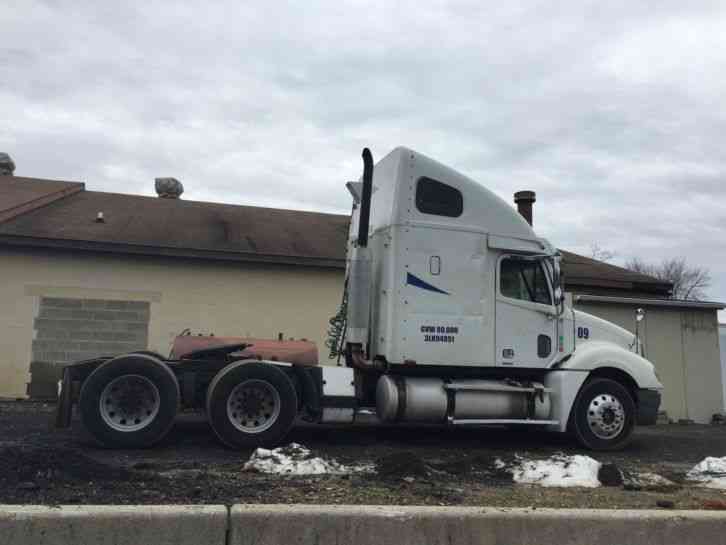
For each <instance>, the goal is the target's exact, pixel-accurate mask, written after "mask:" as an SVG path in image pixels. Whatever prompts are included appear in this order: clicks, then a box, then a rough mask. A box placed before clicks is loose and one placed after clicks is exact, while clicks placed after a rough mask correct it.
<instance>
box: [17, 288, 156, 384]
mask: <svg viewBox="0 0 726 545" xmlns="http://www.w3.org/2000/svg"><path fill="white" fill-rule="evenodd" d="M149 307H150V305H149V303H148V302H146V301H114V300H104V299H71V298H63V297H40V299H39V312H38V317H37V318H36V319H35V321H34V329H35V338H34V340H33V345H32V359H31V363H30V373H31V382H30V389H29V391H28V393H29V394H30V395H31V396H32V397H54V396H55V394H56V387H55V382H56V381H57V380H58V379H59V378H60V370H61V369H62V366H63V365H64V364H66V363H70V362H74V361H79V360H84V359H90V358H94V357H97V356H99V355H112V354H118V353H122V352H130V351H133V350H143V349H145V348H146V347H147V346H148V339H149V314H150V308H149Z"/></svg>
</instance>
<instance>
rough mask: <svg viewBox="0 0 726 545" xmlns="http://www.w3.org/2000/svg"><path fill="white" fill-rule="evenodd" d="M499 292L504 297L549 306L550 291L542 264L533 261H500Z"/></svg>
mask: <svg viewBox="0 0 726 545" xmlns="http://www.w3.org/2000/svg"><path fill="white" fill-rule="evenodd" d="M499 291H500V292H501V294H502V295H504V297H511V298H512V299H521V300H523V301H531V302H533V303H540V304H543V305H551V304H552V298H551V297H550V289H549V285H548V281H547V276H545V272H544V269H543V268H542V263H540V262H539V261H534V260H525V259H514V258H511V257H507V258H504V259H502V261H501V265H500V271H499Z"/></svg>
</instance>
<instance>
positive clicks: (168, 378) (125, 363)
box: [78, 353, 180, 448]
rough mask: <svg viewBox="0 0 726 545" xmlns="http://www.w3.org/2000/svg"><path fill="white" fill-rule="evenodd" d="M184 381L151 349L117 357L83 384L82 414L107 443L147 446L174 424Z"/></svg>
mask: <svg viewBox="0 0 726 545" xmlns="http://www.w3.org/2000/svg"><path fill="white" fill-rule="evenodd" d="M179 397H180V395H179V384H178V382H177V380H176V377H175V376H174V373H173V372H172V371H171V369H169V367H168V366H167V365H166V364H164V363H163V362H161V361H159V360H158V359H157V358H154V357H153V356H149V355H146V354H138V353H137V354H126V355H123V356H118V357H116V358H113V359H111V360H109V361H107V362H105V363H104V364H103V365H101V366H100V367H98V368H97V369H96V370H95V371H93V372H92V373H91V374H90V375H89V377H88V378H87V379H86V380H85V381H84V383H83V387H82V388H81V394H80V399H79V402H78V406H79V409H80V413H81V420H82V421H83V425H84V426H85V428H86V429H87V430H88V431H89V432H90V433H91V435H93V437H94V438H95V439H96V440H97V441H98V442H99V443H101V444H102V445H103V446H107V447H117V448H145V447H149V446H151V445H153V444H154V443H156V442H158V441H160V440H161V439H162V438H163V437H164V436H165V435H166V433H167V432H168V431H169V429H171V426H172V425H173V424H174V418H175V417H176V413H177V408H178V406H179Z"/></svg>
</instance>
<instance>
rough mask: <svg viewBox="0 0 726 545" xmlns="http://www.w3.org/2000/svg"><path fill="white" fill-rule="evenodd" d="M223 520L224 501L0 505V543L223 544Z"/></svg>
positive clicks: (43, 544) (34, 544) (225, 527)
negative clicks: (212, 503)
mask: <svg viewBox="0 0 726 545" xmlns="http://www.w3.org/2000/svg"><path fill="white" fill-rule="evenodd" d="M227 522H228V510H227V507H225V506H223V505H209V506H201V505H200V506H123V505H109V506H68V507H57V508H56V507H44V506H22V505H0V544H2V545H31V544H32V545H36V544H38V545H40V544H42V545H225V543H226V540H227V537H226V534H227Z"/></svg>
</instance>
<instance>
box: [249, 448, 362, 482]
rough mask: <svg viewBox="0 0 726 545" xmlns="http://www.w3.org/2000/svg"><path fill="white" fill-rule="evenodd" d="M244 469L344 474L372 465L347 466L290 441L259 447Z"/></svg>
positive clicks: (304, 473) (359, 470)
mask: <svg viewBox="0 0 726 545" xmlns="http://www.w3.org/2000/svg"><path fill="white" fill-rule="evenodd" d="M243 470H244V471H259V472H260V473H273V474H278V475H324V474H334V475H343V474H347V473H362V472H371V471H372V466H370V465H366V464H359V465H355V466H346V465H343V464H340V463H338V462H337V461H335V460H332V459H331V460H325V459H324V458H321V457H319V456H313V454H312V452H310V449H308V448H306V447H304V446H303V445H300V444H298V443H290V444H289V445H287V446H284V447H278V448H276V449H272V450H269V449H265V448H258V449H256V450H255V451H254V452H253V453H252V456H250V459H249V460H248V461H247V462H246V463H245V465H244V467H243Z"/></svg>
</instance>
